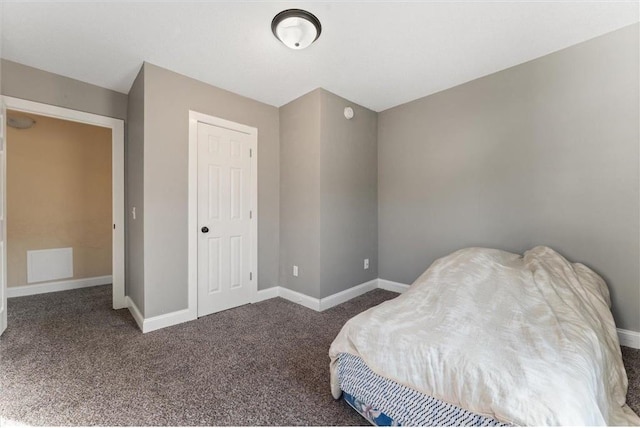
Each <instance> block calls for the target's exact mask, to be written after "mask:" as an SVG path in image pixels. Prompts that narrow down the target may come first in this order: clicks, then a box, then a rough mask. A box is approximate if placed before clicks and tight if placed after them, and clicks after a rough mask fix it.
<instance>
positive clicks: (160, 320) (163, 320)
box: [127, 296, 197, 333]
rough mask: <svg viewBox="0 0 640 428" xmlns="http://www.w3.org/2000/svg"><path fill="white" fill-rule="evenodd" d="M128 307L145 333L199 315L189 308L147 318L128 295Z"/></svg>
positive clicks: (192, 318)
mask: <svg viewBox="0 0 640 428" xmlns="http://www.w3.org/2000/svg"><path fill="white" fill-rule="evenodd" d="M127 307H128V308H129V312H131V315H132V316H133V319H134V320H136V324H138V327H139V328H140V330H142V332H143V333H149V332H150V331H154V330H159V329H161V328H165V327H171V326H172V325H176V324H182V323H183V322H187V321H193V320H195V319H196V318H197V317H195V316H194V314H192V313H191V311H189V310H188V309H182V310H180V311H175V312H170V313H168V314H163V315H158V316H155V317H150V318H145V317H144V316H143V315H142V312H140V309H138V307H137V306H136V304H135V303H134V302H133V300H131V298H130V297H129V296H127Z"/></svg>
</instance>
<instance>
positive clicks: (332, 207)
mask: <svg viewBox="0 0 640 428" xmlns="http://www.w3.org/2000/svg"><path fill="white" fill-rule="evenodd" d="M346 106H351V107H352V108H353V109H354V111H355V117H354V118H353V119H352V120H346V119H345V117H344V115H343V111H344V108H345V107H346ZM376 140H377V114H376V113H375V112H373V111H371V110H367V109H365V108H364V107H361V106H359V105H357V104H354V103H352V102H350V101H348V100H345V99H344V98H340V97H338V96H337V95H334V94H332V93H330V92H328V91H325V90H324V89H316V90H315V91H312V92H310V93H308V94H306V95H304V96H302V97H300V98H298V99H296V100H294V101H292V102H290V103H289V104H287V105H285V106H283V107H281V108H280V149H281V150H280V186H281V195H280V220H281V221H280V266H281V267H280V285H281V286H283V287H286V288H289V289H291V290H294V291H298V292H300V293H303V294H306V295H308V296H311V297H315V298H323V297H327V296H329V295H331V294H335V293H338V292H340V291H343V290H346V289H348V288H350V287H353V286H355V285H358V284H361V283H363V282H367V281H369V280H372V279H375V278H377V273H378V272H377V252H378V247H377V244H378V240H377V227H378V226H377V225H378V221H377V142H376ZM365 258H369V259H370V268H369V269H368V270H364V268H363V261H364V259H365ZM294 265H297V266H298V268H299V272H298V273H299V276H298V277H294V276H293V275H292V270H293V266H294Z"/></svg>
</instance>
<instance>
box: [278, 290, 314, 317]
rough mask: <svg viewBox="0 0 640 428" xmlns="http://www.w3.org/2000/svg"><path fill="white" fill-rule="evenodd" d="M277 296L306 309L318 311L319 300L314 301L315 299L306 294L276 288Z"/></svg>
mask: <svg viewBox="0 0 640 428" xmlns="http://www.w3.org/2000/svg"><path fill="white" fill-rule="evenodd" d="M278 296H279V297H282V298H283V299H286V300H289V301H291V302H293V303H297V304H299V305H302V306H304V307H306V308H309V309H313V310H314V311H318V312H319V311H320V299H316V298H315V297H309V296H307V295H306V294H302V293H298V292H297V291H293V290H289V289H288V288H284V287H278Z"/></svg>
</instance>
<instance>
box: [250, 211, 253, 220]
mask: <svg viewBox="0 0 640 428" xmlns="http://www.w3.org/2000/svg"><path fill="white" fill-rule="evenodd" d="M252 218H253V211H249V219H252Z"/></svg>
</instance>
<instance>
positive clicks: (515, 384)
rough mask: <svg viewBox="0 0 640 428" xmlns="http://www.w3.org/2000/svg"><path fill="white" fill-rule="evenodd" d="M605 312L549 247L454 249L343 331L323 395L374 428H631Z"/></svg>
mask: <svg viewBox="0 0 640 428" xmlns="http://www.w3.org/2000/svg"><path fill="white" fill-rule="evenodd" d="M610 305H611V302H610V298H609V291H608V289H607V286H606V284H605V282H604V281H603V280H602V278H600V277H599V276H598V275H597V274H596V273H595V272H593V271H592V270H591V269H589V268H588V267H586V266H584V265H582V264H580V263H570V262H568V261H567V260H566V259H565V258H564V257H562V256H561V255H560V254H558V253H557V252H555V251H554V250H552V249H551V248H548V247H535V248H533V249H531V250H529V251H527V252H525V253H524V255H522V256H521V255H518V254H512V253H508V252H505V251H499V250H493V249H486V248H467V249H464V250H460V251H457V252H455V253H453V254H451V255H449V256H447V257H444V258H442V259H439V260H437V261H436V262H434V263H433V264H432V265H431V266H430V267H429V269H427V271H426V272H425V273H424V274H422V275H421V276H420V277H419V278H418V279H417V280H416V281H415V282H414V284H413V285H412V286H411V287H410V288H409V290H407V291H406V292H405V293H403V294H402V295H400V296H398V297H397V298H395V299H392V300H389V301H387V302H384V303H382V304H380V305H378V306H376V307H374V308H371V309H369V310H367V311H365V312H363V313H361V314H359V315H357V316H355V317H354V318H352V319H351V320H349V321H348V322H347V323H346V324H345V325H344V327H343V328H342V330H341V331H340V333H339V334H338V336H337V337H336V339H335V340H334V341H333V343H332V345H331V347H330V350H329V356H330V358H331V363H330V373H331V392H332V394H333V396H334V398H336V399H338V398H340V397H343V398H344V399H345V400H346V401H347V402H348V403H349V404H350V405H351V406H352V407H354V408H355V409H356V410H357V411H358V412H360V414H362V415H363V416H364V417H365V418H367V419H368V420H369V421H370V422H371V423H373V424H375V425H412V426H424V425H437V426H452V425H456V426H460V425H465V426H505V425H516V426H520V425H525V426H530V425H534V426H542V425H545V426H548V425H582V426H584V425H590V426H593V425H627V426H628V425H640V418H638V416H637V415H636V414H635V413H634V412H633V411H632V410H631V409H630V408H629V407H628V406H627V405H626V403H625V400H626V393H627V376H626V372H625V369H624V366H623V364H622V356H621V351H620V346H619V343H618V337H617V333H616V328H615V323H614V321H613V317H612V315H611V311H610Z"/></svg>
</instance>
